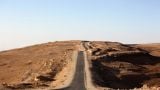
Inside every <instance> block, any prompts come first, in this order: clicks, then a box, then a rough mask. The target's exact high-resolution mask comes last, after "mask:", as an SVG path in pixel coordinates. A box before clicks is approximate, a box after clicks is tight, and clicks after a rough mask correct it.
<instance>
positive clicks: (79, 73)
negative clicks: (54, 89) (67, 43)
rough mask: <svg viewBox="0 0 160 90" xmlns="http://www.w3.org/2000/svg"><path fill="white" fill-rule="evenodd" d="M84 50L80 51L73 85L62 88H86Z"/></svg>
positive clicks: (76, 89) (82, 89)
mask: <svg viewBox="0 0 160 90" xmlns="http://www.w3.org/2000/svg"><path fill="white" fill-rule="evenodd" d="M84 66H85V65H84V52H83V51H79V52H78V58H77V66H76V72H75V76H74V79H73V81H72V83H71V85H70V86H69V87H67V88H64V89H61V90H86V88H85V80H84V71H85V70H84Z"/></svg>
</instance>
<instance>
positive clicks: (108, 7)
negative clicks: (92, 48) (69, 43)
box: [0, 0, 160, 50]
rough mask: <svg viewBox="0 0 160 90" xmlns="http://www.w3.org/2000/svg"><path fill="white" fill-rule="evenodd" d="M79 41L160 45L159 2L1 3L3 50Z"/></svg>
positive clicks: (31, 0)
mask: <svg viewBox="0 0 160 90" xmlns="http://www.w3.org/2000/svg"><path fill="white" fill-rule="evenodd" d="M77 39H78V40H103V41H117V42H122V43H160V0H0V50H6V49H11V48H17V47H22V46H27V45H32V44H37V43H45V42H51V41H59V40H77Z"/></svg>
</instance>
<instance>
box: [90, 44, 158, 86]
mask: <svg viewBox="0 0 160 90" xmlns="http://www.w3.org/2000/svg"><path fill="white" fill-rule="evenodd" d="M90 47H92V49H91V51H92V52H91V56H92V74H93V79H94V82H95V84H97V85H99V86H102V87H109V88H114V89H118V88H119V89H133V88H141V87H143V86H144V85H147V86H149V87H160V83H159V82H160V69H159V68H160V57H158V56H153V55H152V54H150V51H149V50H146V49H143V48H139V47H137V46H136V47H135V46H133V45H124V44H121V43H117V42H91V44H90Z"/></svg>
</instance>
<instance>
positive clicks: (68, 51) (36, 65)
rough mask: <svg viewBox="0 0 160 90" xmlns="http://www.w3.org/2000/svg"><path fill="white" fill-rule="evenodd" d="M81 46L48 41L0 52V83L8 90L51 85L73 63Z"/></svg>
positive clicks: (67, 42) (75, 43)
mask: <svg viewBox="0 0 160 90" xmlns="http://www.w3.org/2000/svg"><path fill="white" fill-rule="evenodd" d="M79 43H80V42H79V41H61V42H49V43H45V44H39V45H34V46H29V47H25V48H20V49H14V50H9V51H3V52H0V62H1V63H0V73H1V74H0V84H1V85H2V86H5V87H8V88H33V87H39V86H44V87H45V86H48V85H49V84H50V83H51V82H53V81H55V79H54V77H55V76H56V75H57V73H59V72H60V71H61V70H62V69H63V68H64V67H65V66H66V65H67V64H68V63H70V61H71V59H72V54H73V51H74V50H76V49H77V45H79Z"/></svg>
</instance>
